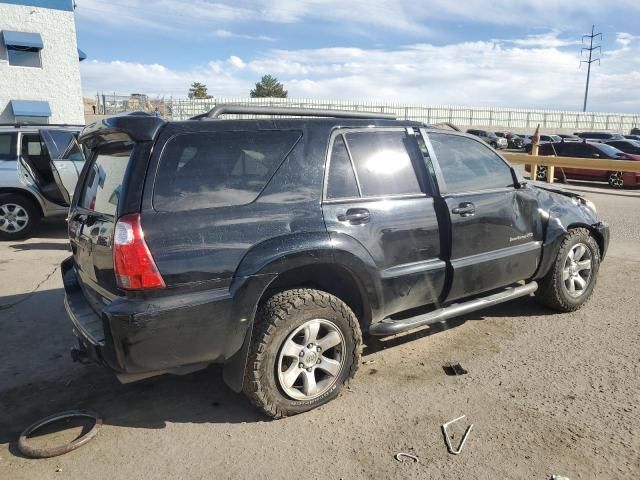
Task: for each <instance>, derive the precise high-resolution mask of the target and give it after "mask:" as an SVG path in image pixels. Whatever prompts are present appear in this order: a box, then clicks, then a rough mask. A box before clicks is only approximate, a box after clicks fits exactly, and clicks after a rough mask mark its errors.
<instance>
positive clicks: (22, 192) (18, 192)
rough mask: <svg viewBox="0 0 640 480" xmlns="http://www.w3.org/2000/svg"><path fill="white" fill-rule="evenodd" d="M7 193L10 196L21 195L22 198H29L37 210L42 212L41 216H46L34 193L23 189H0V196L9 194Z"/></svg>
mask: <svg viewBox="0 0 640 480" xmlns="http://www.w3.org/2000/svg"><path fill="white" fill-rule="evenodd" d="M7 193H10V194H13V195H20V196H21V197H25V198H28V199H29V200H31V201H32V202H33V204H34V205H35V206H36V208H37V209H38V211H39V212H40V215H41V216H44V212H43V211H42V205H40V202H39V201H38V199H37V198H36V196H35V195H34V194H33V193H31V192H30V191H28V190H23V189H20V188H0V195H2V194H7Z"/></svg>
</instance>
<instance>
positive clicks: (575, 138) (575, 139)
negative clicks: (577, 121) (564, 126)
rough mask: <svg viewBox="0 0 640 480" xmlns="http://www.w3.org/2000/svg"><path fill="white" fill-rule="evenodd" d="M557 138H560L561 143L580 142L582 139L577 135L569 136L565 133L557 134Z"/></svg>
mask: <svg viewBox="0 0 640 480" xmlns="http://www.w3.org/2000/svg"><path fill="white" fill-rule="evenodd" d="M558 137H560V138H561V139H562V140H561V141H562V142H581V141H582V139H581V138H580V137H578V136H577V135H570V134H567V133H559V134H558Z"/></svg>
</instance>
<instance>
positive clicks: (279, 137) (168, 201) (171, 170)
mask: <svg viewBox="0 0 640 480" xmlns="http://www.w3.org/2000/svg"><path fill="white" fill-rule="evenodd" d="M301 136H302V133H301V132H299V131H294V130H260V131H238V132H197V133H186V134H180V135H176V136H175V137H173V138H171V139H170V140H169V141H168V142H167V144H166V146H165V148H164V151H163V153H162V158H161V160H160V166H159V168H158V173H157V175H156V181H155V186H154V191H153V205H154V207H155V208H156V209H157V210H161V211H180V210H193V209H198V208H213V207H225V206H232V205H245V204H247V203H251V202H253V201H254V200H255V199H256V197H257V196H258V195H259V194H260V192H261V191H262V189H263V188H264V187H265V186H266V184H267V182H268V181H269V180H270V179H271V176H272V175H273V174H274V173H275V171H276V170H277V169H278V167H279V166H280V164H281V163H282V161H283V160H284V159H285V158H286V156H287V155H288V154H289V152H290V151H291V150H292V149H293V147H294V146H295V145H296V143H297V142H298V140H299V139H300V137H301Z"/></svg>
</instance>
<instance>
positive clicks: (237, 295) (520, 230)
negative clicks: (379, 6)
mask: <svg viewBox="0 0 640 480" xmlns="http://www.w3.org/2000/svg"><path fill="white" fill-rule="evenodd" d="M223 113H234V114H238V113H240V114H253V115H259V114H266V115H270V116H271V117H272V118H268V119H258V120H255V119H254V120H223V119H220V118H219V115H221V114H223ZM286 115H288V116H291V115H293V116H297V117H305V116H307V117H320V118H283V116H286ZM278 116H279V117H278ZM80 141H81V142H82V143H83V144H84V146H85V147H86V151H89V152H90V156H89V158H88V159H87V162H86V165H85V167H84V169H83V171H82V172H81V175H80V179H79V182H78V186H77V188H76V191H75V193H74V195H73V201H72V205H71V209H70V218H69V232H70V240H71V247H72V251H73V256H72V257H70V258H68V259H67V260H65V261H64V263H63V264H62V273H63V278H64V287H65V291H66V300H65V303H66V306H67V311H68V313H69V316H70V318H71V321H72V323H73V330H74V332H75V334H76V336H77V337H78V340H79V347H78V348H76V349H74V350H73V351H72V355H73V357H74V358H75V359H82V360H85V359H87V358H91V359H93V360H95V361H97V362H99V363H101V364H103V365H106V366H108V367H109V368H111V369H112V370H113V371H115V372H116V374H117V375H118V377H119V378H120V379H121V380H122V381H124V382H128V381H135V380H138V379H142V378H146V377H149V376H152V375H158V374H162V373H180V374H182V373H187V372H190V371H194V370H197V369H201V368H204V367H205V366H206V365H208V364H211V363H216V362H219V363H224V378H225V381H226V382H227V384H228V385H229V386H230V387H231V388H232V389H234V390H235V391H238V392H240V391H244V392H245V393H246V394H247V395H248V397H249V398H250V399H251V400H252V401H253V402H254V403H255V404H256V405H257V406H258V407H260V408H261V409H262V410H263V411H264V412H266V413H267V414H268V415H271V416H273V417H282V416H286V415H291V414H295V413H299V412H303V411H307V410H310V409H312V408H314V407H316V406H318V405H321V404H323V403H325V402H328V401H329V400H331V399H333V398H334V397H336V396H337V395H338V393H339V392H340V389H341V387H342V386H343V385H344V384H345V383H346V382H347V381H348V380H349V379H350V378H351V377H352V376H353V375H354V373H355V371H356V369H357V367H358V364H359V361H360V348H361V342H362V333H363V332H364V333H366V334H368V335H377V336H389V335H394V334H398V333H401V332H405V331H408V330H411V329H414V328H417V327H422V326H424V325H428V324H432V323H434V322H443V321H445V320H447V319H448V318H451V317H453V316H456V315H461V314H465V313H468V312H471V311H473V310H477V309H479V308H483V307H487V306H490V305H495V304H497V303H500V302H504V301H507V300H511V299H514V298H517V297H522V296H525V295H530V294H533V293H535V295H536V296H537V297H538V298H539V299H540V301H541V302H543V303H544V304H546V305H548V306H550V307H552V308H555V309H557V310H560V311H572V310H575V309H577V308H579V307H580V306H581V305H582V304H584V302H585V301H586V300H587V299H588V298H589V297H590V296H591V294H592V291H593V288H594V286H595V283H596V276H597V273H598V267H599V265H600V261H601V260H602V259H603V258H604V255H605V252H606V249H607V245H608V242H609V233H608V232H609V231H608V227H607V225H606V224H605V223H603V222H601V221H600V220H598V218H597V215H596V212H595V208H594V207H593V205H592V204H591V203H590V202H588V201H587V200H585V199H583V198H582V197H580V196H579V195H576V194H573V193H570V192H565V191H562V190H554V189H552V188H550V187H546V186H545V187H543V186H534V185H532V184H530V183H524V182H523V181H521V180H520V179H519V178H518V177H517V176H516V174H515V172H514V170H513V169H512V168H511V167H510V166H509V165H508V164H507V162H505V161H504V160H503V158H502V157H500V156H499V155H498V154H497V153H496V152H495V151H493V150H492V149H491V148H490V147H488V146H487V145H485V144H484V143H483V142H482V141H480V140H479V139H477V138H475V137H473V136H471V135H465V134H461V133H457V132H453V131H448V130H439V129H434V128H430V127H425V126H424V125H422V124H419V123H415V122H409V121H400V120H394V119H390V118H385V116H384V115H380V114H367V113H362V112H353V113H351V112H344V111H321V110H305V109H283V108H278V109H276V108H268V107H261V108H259V107H253V108H249V107H239V106H218V107H216V108H215V109H214V110H212V112H210V113H209V114H208V115H204V116H201V117H198V118H194V119H191V120H187V121H180V122H167V121H164V120H162V119H160V118H157V117H154V116H149V115H145V114H142V113H135V114H128V115H123V116H117V117H112V118H108V119H105V120H102V121H100V122H98V123H94V124H92V125H89V126H87V127H86V128H85V130H84V131H83V132H82V134H81V136H80Z"/></svg>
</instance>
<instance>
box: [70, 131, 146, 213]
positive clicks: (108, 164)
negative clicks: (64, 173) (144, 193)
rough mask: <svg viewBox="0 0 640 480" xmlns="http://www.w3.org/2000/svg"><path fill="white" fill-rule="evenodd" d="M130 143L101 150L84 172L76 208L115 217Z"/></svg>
mask: <svg viewBox="0 0 640 480" xmlns="http://www.w3.org/2000/svg"><path fill="white" fill-rule="evenodd" d="M132 150H133V143H126V144H118V145H117V146H116V145H114V146H109V147H101V148H100V149H98V150H97V151H96V153H95V157H94V160H93V162H92V163H91V167H89V170H88V171H87V176H86V177H85V178H86V180H85V184H84V189H83V192H82V194H81V195H80V200H79V202H78V206H80V207H83V208H86V209H88V210H93V211H94V212H98V213H102V214H105V215H113V216H115V214H116V211H117V209H118V201H119V199H120V194H121V192H122V181H123V180H124V174H125V172H126V170H127V165H128V164H129V157H130V156H131V151H132Z"/></svg>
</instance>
